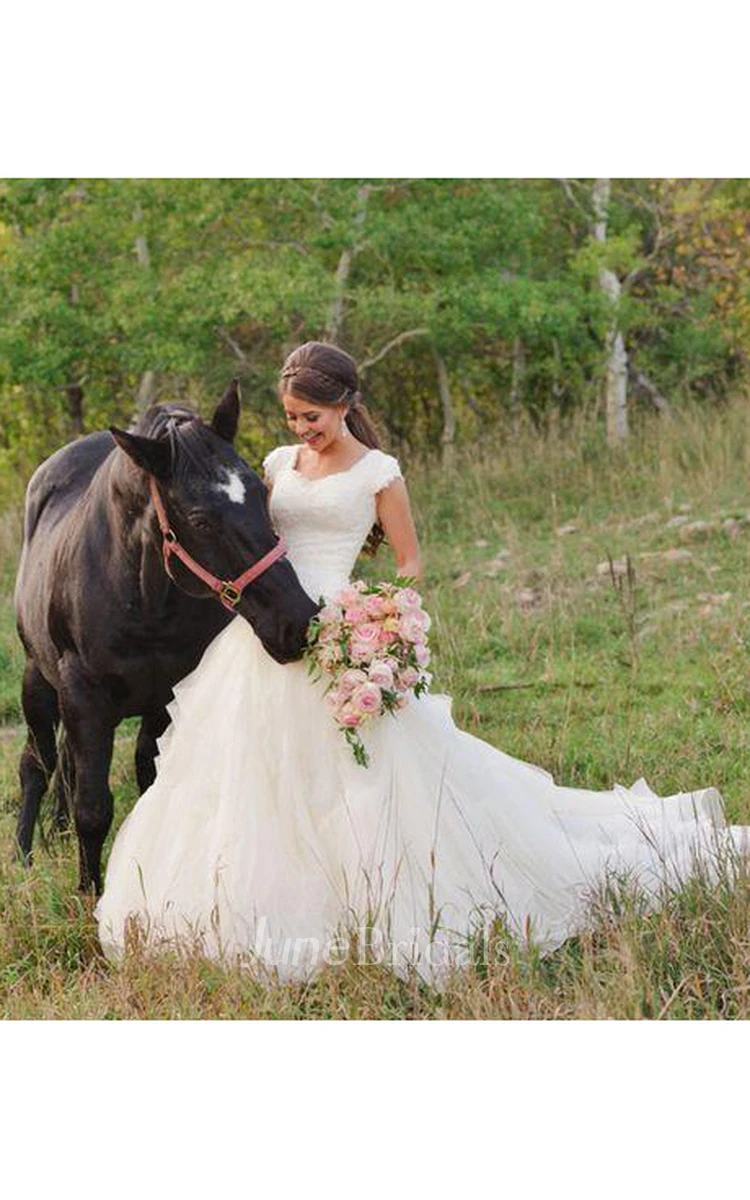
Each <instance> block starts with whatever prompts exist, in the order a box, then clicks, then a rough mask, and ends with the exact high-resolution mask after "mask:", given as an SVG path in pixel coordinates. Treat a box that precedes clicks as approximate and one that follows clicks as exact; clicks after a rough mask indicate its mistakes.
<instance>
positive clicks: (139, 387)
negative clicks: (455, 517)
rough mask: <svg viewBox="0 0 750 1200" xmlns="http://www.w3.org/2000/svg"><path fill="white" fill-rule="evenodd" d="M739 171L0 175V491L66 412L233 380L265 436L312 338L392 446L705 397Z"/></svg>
mask: <svg viewBox="0 0 750 1200" xmlns="http://www.w3.org/2000/svg"><path fill="white" fill-rule="evenodd" d="M748 201H750V182H748V181H747V180H735V179H669V180H666V179H625V180H609V179H596V180H583V179H454V180H451V179H392V180H388V179H377V180H354V179H250V180H241V179H169V180H161V179H21V180H4V181H0V478H1V479H2V485H1V487H2V492H1V493H0V501H2V500H6V501H10V500H16V499H18V497H19V494H20V493H19V488H20V487H21V486H22V483H23V481H24V478H25V477H27V476H28V471H29V469H30V468H31V467H32V466H33V465H35V464H36V463H37V462H38V461H40V459H41V458H43V457H44V456H45V455H46V454H48V453H50V452H51V451H52V450H54V449H55V448H56V447H57V446H59V445H61V444H62V443H64V442H65V441H67V440H69V439H70V438H71V437H74V436H76V435H77V434H80V433H85V432H88V431H90V430H93V429H99V428H102V427H104V426H106V425H107V424H109V423H112V422H118V423H126V422H127V421H129V420H130V419H131V418H132V417H134V416H135V415H136V414H137V412H138V410H139V409H143V408H144V407H146V406H147V405H148V404H149V403H151V402H153V401H161V400H183V401H188V402H190V403H193V404H195V405H196V406H197V407H198V408H199V409H201V410H206V409H207V408H208V407H209V406H210V405H211V404H213V403H214V401H215V399H216V397H217V395H219V394H220V393H221V391H222V389H223V387H224V386H225V384H226V382H227V380H228V378H230V377H231V376H233V375H237V376H238V377H239V378H240V380H241V382H242V385H243V393H244V397H245V407H246V416H245V419H244V424H243V432H242V442H241V449H242V450H243V451H244V453H245V454H246V455H247V456H248V458H249V459H250V461H251V462H252V463H253V464H255V463H257V462H258V461H259V459H260V457H261V455H262V453H264V452H265V450H266V449H267V448H268V447H269V445H272V444H275V443H276V442H277V441H278V440H279V436H278V435H279V419H278V415H279V414H278V406H277V401H276V395H275V381H276V377H277V372H278V368H279V365H280V364H281V362H282V361H283V359H284V356H285V354H286V353H287V352H288V351H289V350H290V349H291V348H292V347H293V346H294V345H296V344H298V343H299V342H302V341H305V340H307V339H308V338H322V339H324V340H332V341H336V342H338V343H340V344H342V345H343V346H345V348H346V349H348V350H349V351H350V352H351V353H352V354H353V355H354V357H355V359H356V360H357V361H358V362H359V364H360V367H361V374H362V384H363V392H364V397H365V401H366V402H367V403H368V404H369V405H370V406H371V408H372V410H373V412H374V415H375V417H376V419H377V420H378V421H379V424H380V428H381V429H382V430H383V433H384V437H385V440H386V441H387V442H388V443H389V445H390V446H391V447H392V448H393V449H394V450H395V451H396V452H398V453H401V454H408V455H410V456H411V457H412V458H413V457H414V456H418V455H421V454H427V455H430V454H431V453H434V452H435V451H437V450H440V452H441V453H442V455H443V456H446V455H447V456H450V455H451V454H452V450H453V447H454V446H457V445H461V444H462V443H463V444H471V443H473V442H474V441H476V439H477V438H478V437H480V436H482V437H483V436H486V435H487V434H488V433H490V432H492V431H494V432H497V433H499V434H500V436H502V437H503V438H505V437H510V438H512V437H513V436H517V435H518V433H519V430H520V428H521V426H522V425H523V424H528V425H530V426H531V427H532V428H535V429H539V430H548V429H549V428H550V426H554V425H555V423H560V422H562V423H564V422H565V421H566V420H567V419H568V418H569V417H570V416H571V415H572V414H574V413H580V412H581V411H582V410H583V411H589V412H591V413H592V414H593V415H594V416H596V415H597V414H599V415H600V417H601V421H600V425H601V428H602V430H603V431H604V433H605V434H606V437H607V439H608V440H609V442H610V443H622V442H624V441H626V440H627V438H628V435H629V430H630V428H631V426H632V422H633V418H634V416H635V415H636V413H637V411H638V410H639V409H641V408H644V407H645V408H649V409H653V408H654V407H656V408H657V409H658V410H659V411H660V412H662V413H663V414H667V413H669V412H670V411H671V410H673V409H674V408H677V407H679V406H681V405H684V404H685V403H686V402H691V401H695V402H697V403H699V404H701V405H705V406H715V405H721V404H722V403H724V402H725V401H726V400H727V398H728V397H730V396H731V395H733V394H737V392H738V391H740V390H742V389H743V388H744V387H745V385H746V384H747V382H748V376H749V375H750V357H749V356H750V293H749V291H748V284H749V283H750V241H749V240H748V237H747V233H748V211H749V207H748Z"/></svg>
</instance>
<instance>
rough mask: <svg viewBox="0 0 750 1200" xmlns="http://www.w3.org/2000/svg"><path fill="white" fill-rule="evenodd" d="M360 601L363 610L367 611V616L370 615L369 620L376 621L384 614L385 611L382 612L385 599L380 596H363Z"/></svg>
mask: <svg viewBox="0 0 750 1200" xmlns="http://www.w3.org/2000/svg"><path fill="white" fill-rule="evenodd" d="M362 603H363V606H364V610H365V612H366V613H367V615H368V617H370V619H371V620H376V621H377V620H379V619H380V618H381V617H383V616H384V615H385V612H384V604H385V601H384V600H383V597H382V596H377V595H373V596H365V598H364V600H363V601H362Z"/></svg>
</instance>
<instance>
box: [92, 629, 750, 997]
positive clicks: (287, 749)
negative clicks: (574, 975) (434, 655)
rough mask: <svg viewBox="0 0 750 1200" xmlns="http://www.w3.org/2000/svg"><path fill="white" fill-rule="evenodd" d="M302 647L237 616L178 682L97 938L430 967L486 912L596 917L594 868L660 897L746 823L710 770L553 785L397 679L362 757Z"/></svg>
mask: <svg viewBox="0 0 750 1200" xmlns="http://www.w3.org/2000/svg"><path fill="white" fill-rule="evenodd" d="M324 692H325V684H324V682H323V681H320V680H319V681H314V680H312V679H311V678H310V676H309V674H308V673H307V669H306V667H305V665H304V664H303V663H301V662H297V663H293V664H290V665H286V666H280V665H279V664H278V663H276V662H275V661H274V660H273V659H272V658H270V657H269V655H268V654H267V653H266V651H265V650H264V649H263V646H262V644H261V643H260V641H259V639H258V638H257V636H256V635H255V633H254V632H253V630H252V629H251V627H250V626H249V625H248V624H247V623H246V622H245V621H244V620H243V619H241V618H239V617H236V618H235V619H234V620H233V621H232V622H231V623H230V624H229V625H228V626H227V627H226V628H225V629H224V630H223V631H222V632H221V633H220V634H219V635H218V637H216V638H215V639H214V641H213V642H212V643H211V644H210V646H209V647H208V648H207V650H206V652H205V654H204V655H203V658H202V659H201V662H200V663H199V665H198V666H197V667H196V669H195V670H194V671H193V672H192V673H191V674H190V675H188V676H187V677H186V678H185V679H183V680H182V681H181V682H180V683H179V684H178V685H177V686H176V687H175V689H174V700H173V701H172V702H171V704H170V705H169V714H170V717H171V724H170V725H169V727H168V728H167V730H166V732H165V733H164V735H163V736H162V737H161V739H160V740H159V743H158V750H159V754H158V758H157V764H156V765H157V775H156V779H155V781H154V783H153V784H152V786H151V787H150V788H149V789H148V790H147V791H146V792H144V794H143V795H142V796H141V797H140V798H139V800H138V801H137V803H136V805H135V807H134V808H133V810H132V812H131V813H130V814H129V816H128V817H127V818H126V819H125V821H124V823H123V825H122V826H121V828H120V830H119V832H118V834H117V837H116V839H115V843H114V846H113V848H112V852H111V854H110V858H109V863H108V868H107V873H106V884H105V889H104V893H103V895H102V897H101V898H100V900H99V903H98V906H97V910H96V912H97V918H98V922H99V934H100V939H101V942H102V946H103V948H104V950H105V952H106V954H107V955H108V956H110V957H112V958H118V957H119V956H120V955H121V954H122V953H123V950H124V949H125V948H126V946H127V945H128V941H129V939H131V938H132V939H137V940H138V941H140V942H141V944H142V945H144V946H146V947H148V948H150V949H151V948H153V949H161V948H166V947H178V948H184V947H189V948H194V949H197V950H199V951H200V952H201V953H203V954H206V955H208V956H209V957H212V958H216V959H219V960H221V961H222V962H225V963H227V964H230V963H233V962H238V961H240V962H243V963H252V964H255V965H256V966H257V967H259V968H260V969H261V970H262V971H263V972H264V973H266V972H267V973H268V974H269V975H270V977H271V978H273V979H279V980H285V979H293V978H308V977H309V976H311V975H312V974H314V973H315V971H317V970H318V969H320V968H321V967H322V966H324V965H325V964H329V965H332V966H333V965H337V964H340V963H343V962H347V961H352V960H353V961H356V962H359V963H362V964H365V963H371V962H381V963H385V964H387V965H388V966H389V967H391V968H393V969H394V970H395V971H397V972H398V973H399V974H406V973H408V972H409V971H411V970H412V969H414V970H416V971H417V972H418V973H419V974H420V975H421V976H422V977H423V978H424V979H426V980H428V981H430V982H432V983H439V982H440V981H441V980H442V979H444V978H445V976H446V973H448V972H450V971H451V970H452V969H453V968H455V967H459V968H460V967H461V966H462V965H463V964H465V963H466V962H467V961H469V959H470V958H471V957H472V956H473V955H475V954H476V952H477V945H478V942H477V938H478V937H481V935H482V933H483V931H485V930H487V929H488V928H489V926H490V925H491V924H492V922H494V921H496V920H497V917H498V916H499V917H500V918H501V919H502V921H503V922H504V924H505V927H506V928H507V929H508V930H509V931H510V933H511V935H514V936H515V937H517V938H518V939H521V940H522V941H533V942H534V943H535V944H536V945H537V946H538V947H539V948H540V949H541V951H542V952H548V951H551V950H553V949H555V948H556V947H558V946H559V945H560V944H561V943H562V942H563V941H565V940H566V939H567V938H568V937H570V936H571V935H573V934H576V933H579V932H581V930H582V929H583V928H585V926H586V924H587V922H590V919H591V917H590V902H591V897H592V894H593V893H594V892H596V890H597V889H598V888H599V887H600V886H601V884H602V881H603V880H605V879H606V878H608V877H609V878H611V877H612V876H614V877H616V878H618V879H622V878H623V876H625V877H627V878H628V879H629V880H630V881H632V882H633V883H635V884H637V887H638V889H639V890H640V891H641V892H642V893H643V895H644V896H648V897H653V898H654V899H655V900H656V898H658V897H659V896H660V895H662V894H663V891H664V888H665V887H666V888H670V887H679V886H680V884H681V883H683V882H684V881H685V880H686V879H687V878H688V877H689V876H690V875H691V874H692V873H693V872H694V871H695V870H696V869H699V868H700V869H702V868H703V867H705V866H708V868H709V869H713V866H714V865H715V864H716V863H717V862H718V861H719V860H720V859H721V857H722V855H723V854H724V852H728V853H729V854H730V855H731V854H732V853H733V852H734V851H735V850H740V851H744V850H745V845H746V836H747V830H746V829H745V828H744V827H733V826H727V825H726V823H725V819H724V813H723V806H722V802H721V797H720V795H719V793H718V792H717V791H716V790H715V789H714V788H712V787H708V788H704V789H702V790H699V791H695V792H691V793H680V794H677V795H673V796H669V797H666V798H660V797H658V796H656V795H655V794H654V793H653V792H652V791H651V789H650V788H649V787H648V786H647V784H646V783H645V782H644V781H643V780H639V781H638V782H637V783H636V784H634V785H633V786H632V787H623V786H619V785H615V786H614V787H613V788H612V790H611V791H590V790H585V789H578V788H569V787H560V786H558V785H556V784H555V782H554V780H553V779H552V777H551V776H550V775H549V774H548V773H547V772H546V771H544V770H542V769H541V768H539V767H536V766H533V765H531V764H529V763H526V762H522V761H520V760H518V759H515V758H512V757H510V756H509V755H507V754H504V753H503V752H502V751H501V750H498V749H497V748H495V747H494V746H492V745H490V744H489V743H487V742H484V741H482V740H481V739H479V738H477V737H474V736H473V735H471V734H469V733H466V732H464V731H462V730H460V729H459V728H457V726H456V725H455V723H454V721H453V719H452V716H451V699H450V697H449V696H447V695H442V694H432V693H430V694H426V695H423V696H421V697H420V698H415V697H413V696H412V697H410V699H409V701H408V703H407V705H406V706H405V707H404V708H403V709H401V710H400V711H399V712H398V713H397V714H396V715H395V716H392V715H385V716H383V717H381V718H377V719H376V720H374V721H373V722H371V723H370V725H369V726H366V727H365V728H364V732H363V741H364V743H365V746H366V749H367V752H368V754H369V759H370V765H369V766H368V767H363V766H361V765H359V764H358V763H356V762H355V761H354V758H353V756H352V754H351V751H350V749H349V747H348V746H347V744H346V741H345V739H344V737H343V735H342V734H341V733H340V732H339V731H338V729H337V728H336V726H335V725H334V723H333V720H332V718H331V716H330V714H329V713H328V711H327V709H326V708H325V706H324V704H323V695H324Z"/></svg>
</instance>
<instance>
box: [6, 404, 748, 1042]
mask: <svg viewBox="0 0 750 1200" xmlns="http://www.w3.org/2000/svg"><path fill="white" fill-rule="evenodd" d="M404 466H405V468H406V472H407V479H408V481H409V484H410V490H411V493H412V496H413V503H414V507H415V512H416V517H417V523H418V529H419V532H420V537H421V541H422V544H423V550H424V556H425V560H426V577H425V580H424V585H423V588H422V591H423V594H424V598H425V602H426V604H427V607H428V608H429V610H430V611H431V613H432V615H433V628H432V631H431V638H432V647H433V653H434V663H433V670H434V681H433V689H434V690H439V691H446V692H449V693H450V694H451V695H452V696H453V697H454V708H453V712H454V717H455V718H456V721H457V722H458V724H459V725H461V726H462V727H463V728H466V729H468V730H469V731H470V732H472V733H475V734H477V735H478V736H480V737H482V738H485V739H486V740H488V741H490V742H492V743H494V744H495V745H497V746H500V747H502V749H504V750H505V751H507V752H509V753H510V754H513V755H515V756H517V757H520V758H524V759H528V760H530V761H532V762H535V763H538V764H540V765H541V766H543V767H546V768H547V769H548V770H550V771H551V772H552V773H553V774H554V775H555V777H556V778H557V780H558V781H559V782H563V783H567V784H573V785H585V786H590V787H595V788H600V787H602V788H603V787H609V786H611V785H612V783H613V782H614V781H619V782H622V783H626V784H628V783H631V782H632V781H633V780H634V779H636V778H638V777H639V776H641V775H643V776H645V778H646V779H647V780H648V781H649V783H650V784H651V786H652V787H653V788H654V789H655V790H656V791H657V792H661V793H670V792H677V791H681V790H689V789H691V788H696V787H700V786H704V785H707V784H714V785H716V786H717V787H719V788H720V790H721V791H722V793H723V795H724V798H725V802H726V807H727V810H728V815H729V818H730V820H732V821H733V822H735V823H748V824H750V731H749V729H748V711H749V710H750V683H749V682H748V654H747V648H748V636H749V634H750V592H748V590H747V588H746V580H747V577H748V572H747V566H748V554H749V552H750V493H749V492H748V486H747V480H748V477H749V468H750V402H748V401H744V400H738V401H737V402H736V403H735V404H734V405H732V406H731V407H730V408H729V409H727V410H725V411H722V412H715V411H713V412H704V413H695V412H691V413H685V414H682V415H680V416H679V418H677V419H675V420H673V421H671V422H669V423H665V424H661V423H659V422H657V421H656V420H655V419H654V420H652V419H650V418H648V419H645V420H644V421H643V423H642V424H641V426H640V427H639V429H638V431H637V433H636V434H635V435H634V437H633V440H632V443H631V445H630V446H629V448H628V449H627V451H626V452H623V453H612V452H610V451H608V450H607V448H606V447H605V446H604V445H603V444H602V440H601V436H600V433H599V430H598V428H597V427H595V426H594V425H592V424H590V423H587V422H585V421H582V422H581V424H580V425H579V426H578V427H575V428H572V429H570V430H567V431H566V432H565V434H564V435H561V434H556V435H555V436H549V437H546V438H540V437H539V436H538V435H534V434H532V433H531V432H528V433H527V434H524V435H522V437H521V439H520V441H519V442H516V443H514V444H512V445H510V444H508V445H504V444H502V443H497V444H494V445H490V444H486V445H483V446H482V447H481V448H480V447H471V448H467V450H465V451H463V452H459V454H458V457H457V461H456V464H455V466H454V467H453V468H451V469H450V470H440V469H438V468H437V467H434V466H433V467H430V468H428V467H427V466H415V467H413V468H412V469H409V464H404ZM19 529H20V515H19V512H18V511H17V510H16V509H10V510H8V511H7V512H6V513H5V514H4V516H3V517H2V519H0V583H1V584H2V594H1V595H0V667H1V670H0V721H2V722H3V724H2V726H1V727H0V897H1V899H0V904H1V905H2V924H1V925H0V996H1V997H2V1002H1V1011H2V1013H3V1014H4V1015H5V1016H6V1017H18V1018H21V1017H23V1018H33V1017H48V1018H52V1017H55V1018H86V1017H89V1018H133V1017H148V1018H164V1017H170V1018H172V1017H174V1018H179V1017H222V1018H238V1017H239V1018H247V1017H274V1018H290V1017H295V1018H296V1017H299V1018H303V1017H325V1018H332V1017H347V1018H365V1017H379V1018H404V1017H406V1018H423V1017H438V1018H446V1017H447V1018H477V1017H494V1018H504V1017H510V1018H514V1017H516V1018H528V1017H538V1018H562V1017H578V1018H591V1017H596V1018H601V1017H610V1018H638V1017H646V1018H655V1017H663V1018H667V1019H669V1018H686V1017H692V1018H711V1017H748V1016H750V880H745V878H744V877H741V878H740V880H739V882H738V883H737V885H736V886H734V887H730V886H729V885H728V884H727V883H724V884H720V885H717V886H715V887H713V888H711V887H709V886H708V885H707V884H706V883H705V882H701V881H696V882H695V883H694V884H693V885H691V886H690V888H688V889H686V890H685V891H684V892H683V893H681V894H680V895H679V896H675V897H673V898H672V899H671V900H670V901H669V903H667V904H665V906H664V908H663V909H662V910H660V911H659V912H658V913H653V914H651V915H644V914H643V913H641V912H639V909H638V905H637V904H635V903H625V904H624V905H623V906H622V910H621V911H619V912H617V913H615V912H614V911H613V908H612V906H609V907H603V908H602V910H601V911H600V912H599V913H598V914H597V915H596V918H595V920H594V922H593V927H592V931H591V933H590V934H587V935H585V936H584V937H581V938H578V939H575V940H572V941H571V942H569V943H567V944H566V946H564V947H563V948H562V949H561V950H559V951H558V952H556V953H555V954H554V955H551V956H549V957H547V958H545V959H541V958H539V956H538V955H535V954H534V953H533V952H522V951H521V950H519V949H518V948H516V947H515V946H514V945H513V944H512V943H511V942H508V941H507V940H505V939H503V938H502V936H501V935H500V934H499V935H498V944H497V948H496V949H497V952H496V953H495V954H494V955H493V956H492V962H491V965H490V966H482V967H481V968H480V967H477V969H476V970H467V971H465V972H463V973H462V975H461V976H460V977H459V978H456V980H455V981H454V982H453V983H452V984H451V986H450V987H449V988H448V989H447V990H446V991H444V992H441V993H437V992H435V991H433V990H431V989H429V988H427V987H425V986H424V985H422V984H420V983H419V982H417V981H413V982H404V981H399V980H397V979H395V978H394V977H393V976H392V975H390V974H389V973H388V971H387V970H386V969H385V968H376V967H364V968H358V967H356V966H355V965H353V964H352V965H349V966H347V967H330V968H327V969H326V971H325V972H324V973H323V974H322V975H321V976H320V977H319V978H318V979H316V980H315V981H314V982H313V983H311V984H308V985H297V986H284V987H267V986H265V985H264V984H263V983H261V982H260V981H258V980H254V979H253V978H252V977H251V976H250V974H249V973H248V972H240V971H236V972H234V971H223V970H221V969H220V968H218V967H217V966H215V965H212V964H210V963H208V962H205V961H200V960H198V959H193V960H190V961H182V962H177V961H175V960H172V961H170V960H168V959H164V960H162V961H159V962H153V961H151V962H149V961H147V960H144V959H143V958H141V957H139V956H138V955H137V954H133V955H132V956H131V957H130V958H129V959H128V960H127V961H126V962H125V963H124V964H123V965H122V966H119V967H114V966H111V965H109V964H108V963H106V962H105V961H104V959H103V958H102V956H101V954H100V952H99V950H98V947H97V942H96V937H95V931H94V926H93V923H92V920H91V916H90V907H89V902H88V901H86V900H84V899H82V898H81V897H79V896H78V895H77V894H76V892H75V848H74V846H73V845H72V844H71V843H70V842H69V841H65V840H64V841H59V840H58V841H57V842H54V843H52V844H50V845H49V846H48V847H47V848H46V849H45V848H42V847H41V846H40V847H39V849H38V851H37V855H36V865H35V866H34V867H33V868H32V870H31V871H28V872H23V871H22V870H21V869H20V868H19V867H18V866H16V865H15V864H14V863H13V862H12V853H11V851H12V830H13V824H14V813H15V810H16V806H17V803H18V790H17V784H16V769H17V761H18V756H19V752H20V749H21V745H22V741H23V734H22V731H21V730H20V729H19V723H20V714H19V711H18V695H19V679H20V668H21V662H22V656H21V654H20V648H19V646H18V644H17V639H16V636H15V632H14V628H13V619H12V606H11V589H12V579H13V574H14V570H15V562H16V556H17V551H18V537H19ZM610 558H611V560H612V567H610V563H609V559H610ZM628 562H629V563H630V568H631V569H630V571H628V567H627V564H628ZM391 571H392V562H391V559H390V556H389V554H388V553H387V552H385V553H383V552H381V556H380V558H379V559H378V560H376V564H371V563H369V562H367V563H366V564H364V565H363V572H364V573H365V574H366V575H367V576H368V577H373V578H376V577H380V576H383V577H387V576H388V574H389V573H390V572H391ZM133 748H134V726H133V724H132V723H126V724H124V725H123V727H122V728H121V730H120V733H119V735H118V739H117V746H116V754H115V762H114V767H113V785H114V790H115V796H116V821H117V822H119V821H120V820H122V818H123V816H124V815H125V813H126V812H127V811H128V809H129V807H130V806H131V805H132V803H133V802H134V800H135V797H136V788H135V782H134V775H133V769H132V753H133Z"/></svg>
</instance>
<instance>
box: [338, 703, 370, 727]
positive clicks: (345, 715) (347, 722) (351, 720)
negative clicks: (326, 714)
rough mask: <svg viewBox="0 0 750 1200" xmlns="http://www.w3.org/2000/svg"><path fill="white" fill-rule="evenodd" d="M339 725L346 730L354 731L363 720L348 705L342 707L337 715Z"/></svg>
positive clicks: (359, 714)
mask: <svg viewBox="0 0 750 1200" xmlns="http://www.w3.org/2000/svg"><path fill="white" fill-rule="evenodd" d="M337 719H338V722H339V725H343V726H344V727H345V728H346V729H356V728H357V726H358V725H361V724H362V721H363V720H364V718H363V716H362V714H361V713H358V712H355V710H354V709H353V708H352V707H351V706H350V705H348V704H347V705H344V707H343V708H342V709H341V712H340V713H339V715H338V718H337Z"/></svg>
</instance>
